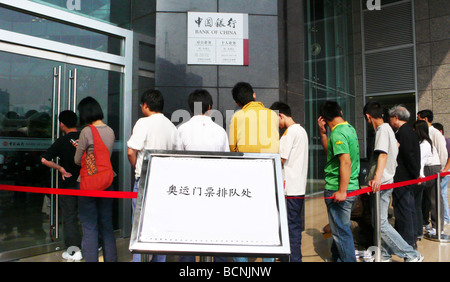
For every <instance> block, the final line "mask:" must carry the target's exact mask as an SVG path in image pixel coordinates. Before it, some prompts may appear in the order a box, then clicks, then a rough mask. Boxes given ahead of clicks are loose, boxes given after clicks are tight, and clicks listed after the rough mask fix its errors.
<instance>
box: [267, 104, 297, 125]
mask: <svg viewBox="0 0 450 282" xmlns="http://www.w3.org/2000/svg"><path fill="white" fill-rule="evenodd" d="M270 109H271V110H273V111H277V112H278V122H279V126H280V128H286V127H288V126H287V124H286V121H287V119H291V118H292V112H291V107H289V105H288V104H286V103H283V102H275V103H273V104H272V106H270Z"/></svg>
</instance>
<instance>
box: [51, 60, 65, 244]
mask: <svg viewBox="0 0 450 282" xmlns="http://www.w3.org/2000/svg"><path fill="white" fill-rule="evenodd" d="M61 69H62V67H61V66H58V67H54V68H53V93H52V99H53V100H52V144H53V143H54V142H55V140H56V139H58V138H59V136H60V128H59V122H58V120H59V119H58V118H59V114H60V113H61ZM55 161H56V163H59V160H58V159H56V160H55ZM55 173H56V174H55ZM51 178H52V179H51V187H53V188H58V187H59V183H58V182H59V181H58V173H57V172H55V171H54V170H53V169H52V170H51ZM50 202H51V203H52V204H51V207H50V227H51V228H53V227H54V228H55V233H54V234H55V238H56V239H58V238H59V230H58V224H57V223H58V195H53V194H52V195H50ZM53 203H56V204H55V205H56V207H53ZM50 232H52V230H50Z"/></svg>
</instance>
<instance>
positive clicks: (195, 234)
mask: <svg viewBox="0 0 450 282" xmlns="http://www.w3.org/2000/svg"><path fill="white" fill-rule="evenodd" d="M130 251H131V252H133V253H141V254H158V253H159V254H178V255H200V256H254V257H279V256H284V255H288V254H289V253H290V247H289V236H288V227H287V215H286V203H285V196H284V187H283V179H282V172H281V160H280V157H279V155H278V154H256V153H217V152H179V151H147V152H146V155H145V157H144V164H143V168H142V173H141V180H140V182H139V191H138V197H137V203H136V208H135V213H134V218H133V228H132V234H131V238H130Z"/></svg>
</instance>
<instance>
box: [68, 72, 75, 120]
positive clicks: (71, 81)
mask: <svg viewBox="0 0 450 282" xmlns="http://www.w3.org/2000/svg"><path fill="white" fill-rule="evenodd" d="M68 108H69V110H72V111H74V112H76V111H77V69H73V70H69V104H68Z"/></svg>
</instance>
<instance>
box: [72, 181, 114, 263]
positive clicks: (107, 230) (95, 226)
mask: <svg viewBox="0 0 450 282" xmlns="http://www.w3.org/2000/svg"><path fill="white" fill-rule="evenodd" d="M110 190H111V187H109V188H108V189H106V190H105V191H110ZM113 201H114V199H112V198H96V197H78V213H79V216H80V222H81V226H82V228H83V239H82V242H81V249H82V252H83V257H84V259H85V261H86V262H98V237H99V234H100V235H101V237H102V240H101V242H102V248H103V258H104V261H105V262H115V261H117V248H116V238H115V236H114V227H113Z"/></svg>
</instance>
